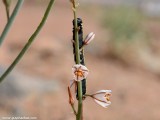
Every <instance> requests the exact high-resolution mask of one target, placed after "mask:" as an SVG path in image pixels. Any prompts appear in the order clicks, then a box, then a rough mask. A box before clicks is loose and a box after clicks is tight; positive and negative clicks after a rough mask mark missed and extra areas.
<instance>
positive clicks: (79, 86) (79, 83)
mask: <svg viewBox="0 0 160 120" xmlns="http://www.w3.org/2000/svg"><path fill="white" fill-rule="evenodd" d="M73 1H74V3H73V14H74V29H75V54H76V64H80V54H79V38H78V28H77V15H76V3H75V0H73ZM78 98H79V99H78V111H77V115H76V120H81V117H82V102H83V101H82V82H81V81H80V82H78Z"/></svg>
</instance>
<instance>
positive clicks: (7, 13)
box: [6, 7, 9, 21]
mask: <svg viewBox="0 0 160 120" xmlns="http://www.w3.org/2000/svg"><path fill="white" fill-rule="evenodd" d="M6 15H7V21H9V7H6Z"/></svg>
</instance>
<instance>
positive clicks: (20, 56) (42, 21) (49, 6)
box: [0, 0, 54, 82]
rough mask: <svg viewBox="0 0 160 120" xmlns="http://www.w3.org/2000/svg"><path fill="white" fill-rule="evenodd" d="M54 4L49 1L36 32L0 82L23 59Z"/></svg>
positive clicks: (0, 78) (0, 80) (52, 1)
mask: <svg viewBox="0 0 160 120" xmlns="http://www.w3.org/2000/svg"><path fill="white" fill-rule="evenodd" d="M53 3H54V0H50V2H49V4H48V7H47V9H46V11H45V14H44V16H43V18H42V20H41V22H40V24H39V26H38V27H37V29H36V31H35V32H34V33H33V34H32V36H31V37H30V38H29V40H28V42H27V43H26V44H25V46H24V47H23V49H22V50H21V52H20V53H19V55H18V56H17V57H16V59H15V60H14V61H13V63H12V64H11V65H10V66H9V68H8V69H7V70H6V71H5V72H4V74H3V75H2V76H1V77H0V82H2V81H3V80H4V78H5V77H6V76H7V75H8V74H9V73H10V72H11V71H12V70H13V68H14V67H15V66H16V64H17V63H18V62H19V61H20V59H21V58H22V57H23V55H24V53H25V52H26V51H27V49H28V48H29V46H30V45H31V44H32V42H33V41H34V39H35V38H36V36H37V35H38V33H39V32H40V30H41V29H42V27H43V25H44V23H45V22H46V20H47V18H48V15H49V12H50V10H51V8H52V5H53Z"/></svg>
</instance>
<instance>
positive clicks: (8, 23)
mask: <svg viewBox="0 0 160 120" xmlns="http://www.w3.org/2000/svg"><path fill="white" fill-rule="evenodd" d="M23 2H24V0H18V2H17V4H16V6H15V8H14V10H13V12H12V15H11V17H10V18H9V20H8V22H7V24H6V26H5V28H4V30H3V32H2V34H1V36H0V45H1V44H2V42H3V41H4V39H5V37H6V35H7V33H8V32H9V30H10V27H11V25H12V23H13V21H14V19H15V17H16V16H17V14H18V11H19V10H20V8H21V6H22V4H23ZM6 9H7V8H6ZM7 16H8V15H7Z"/></svg>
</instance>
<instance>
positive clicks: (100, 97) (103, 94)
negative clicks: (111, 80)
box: [92, 90, 112, 108]
mask: <svg viewBox="0 0 160 120" xmlns="http://www.w3.org/2000/svg"><path fill="white" fill-rule="evenodd" d="M111 92H112V91H111V90H100V91H98V92H96V93H95V94H93V95H92V98H93V99H94V101H95V102H96V103H98V104H99V105H101V106H102V107H104V108H107V107H108V106H109V105H110V104H111V101H110V96H111Z"/></svg>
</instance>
